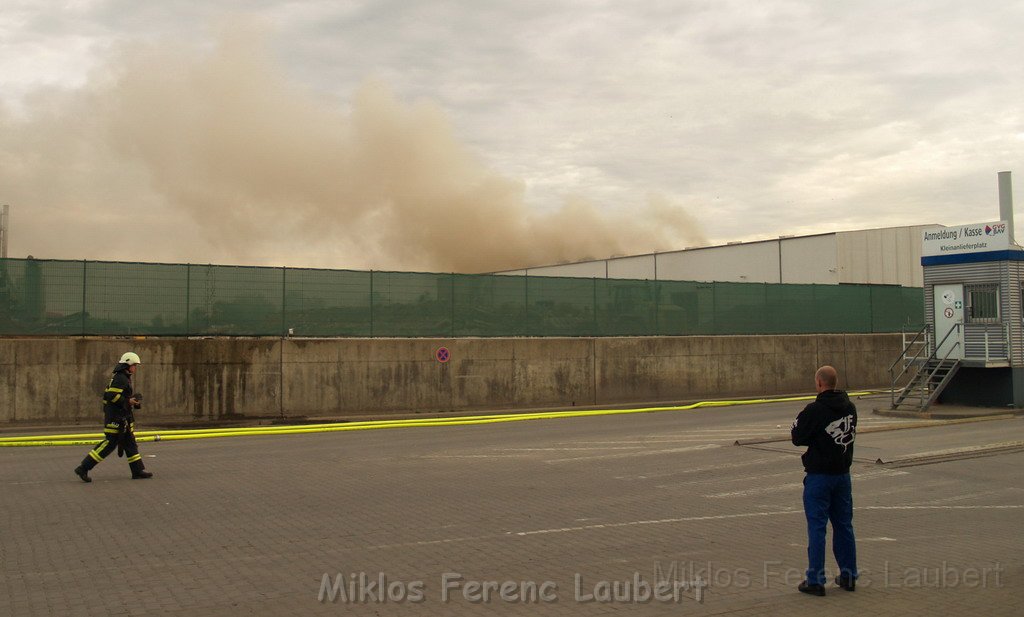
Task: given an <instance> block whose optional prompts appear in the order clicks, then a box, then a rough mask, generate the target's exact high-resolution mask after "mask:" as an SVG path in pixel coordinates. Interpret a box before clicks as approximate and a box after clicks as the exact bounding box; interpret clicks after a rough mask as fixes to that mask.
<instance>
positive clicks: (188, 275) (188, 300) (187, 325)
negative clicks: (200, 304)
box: [185, 264, 192, 336]
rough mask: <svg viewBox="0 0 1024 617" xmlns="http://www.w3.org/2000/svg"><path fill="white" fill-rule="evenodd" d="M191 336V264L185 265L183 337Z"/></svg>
mask: <svg viewBox="0 0 1024 617" xmlns="http://www.w3.org/2000/svg"><path fill="white" fill-rule="evenodd" d="M190 334H192V264H185V336H189V335H190Z"/></svg>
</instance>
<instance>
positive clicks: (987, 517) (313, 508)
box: [0, 402, 1024, 617]
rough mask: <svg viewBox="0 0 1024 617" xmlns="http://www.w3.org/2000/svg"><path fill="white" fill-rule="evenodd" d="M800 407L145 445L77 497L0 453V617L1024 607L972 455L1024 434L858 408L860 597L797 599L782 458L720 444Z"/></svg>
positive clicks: (51, 475)
mask: <svg viewBox="0 0 1024 617" xmlns="http://www.w3.org/2000/svg"><path fill="white" fill-rule="evenodd" d="M801 407H802V404H800V403H772V404H765V405H757V406H747V407H734V408H718V409H706V410H697V411H681V412H659V413H651V414H637V415H624V416H604V417H592V418H572V419H560V420H541V421H530V422H515V423H508V424H493V425H481V426H458V427H433V428H409V429H392V430H378V431H365V432H356V433H327V434H311V435H295V436H276V437H274V436H264V437H244V438H242V437H239V438H231V439H211V440H200V441H187V442H173V443H168V442H162V443H156V444H142V453H143V455H144V456H146V457H147V458H146V459H145V460H146V464H147V466H148V467H149V468H150V469H151V470H152V471H154V472H155V473H156V477H155V478H154V479H153V480H151V481H132V480H130V479H129V474H128V469H127V465H126V464H124V463H123V462H122V461H121V460H108V461H106V462H104V463H103V464H102V465H100V466H99V467H98V468H97V469H96V470H95V471H94V472H93V474H92V475H93V477H94V478H95V481H94V482H93V483H92V484H88V485H86V484H83V483H81V482H79V481H78V479H77V478H76V477H75V476H74V475H73V474H72V472H71V469H72V468H73V467H74V466H75V465H76V464H77V463H78V461H79V460H80V459H81V457H82V456H83V455H84V454H85V451H86V448H77V447H76V448H26V449H22V448H18V449H13V448H0V491H2V494H3V498H2V500H0V521H2V528H0V614H5V615H6V614H11V615H186V614H189V615H194V614H215V615H251V614H252V615H264V614H266V615H295V614H310V615H342V614H345V615H392V614H394V615H404V614H408V615H412V614H417V615H419V614H426V615H451V614H490V613H499V614H522V615H560V614H566V615H599V614H606V613H609V614H618V613H621V614H629V615H669V614H672V615H678V614H692V615H720V614H728V615H764V614H788V615H803V614H807V615H811V614H821V613H823V612H827V614H829V615H830V616H832V615H857V616H858V617H861V616H863V615H865V614H884V615H901V614H906V615H919V614H929V613H934V614H961V613H968V612H970V613H976V612H981V613H984V614H987V615H1021V614H1024V558H1022V557H1021V555H1022V550H1024V540H1022V537H1024V534H1021V530H1020V525H1021V521H1024V473H1021V467H1022V465H1024V453H1021V452H1020V451H1019V450H1017V451H1013V450H1012V448H1011V449H1010V450H1001V451H996V450H986V449H984V447H985V446H993V445H998V444H1007V443H1010V444H1012V443H1014V442H1018V441H1024V419H1021V418H1014V419H1003V420H991V421H983V422H974V423H967V424H956V425H942V426H929V427H924V428H901V429H899V430H882V431H879V432H870V431H867V430H864V429H868V428H869V427H871V428H879V429H895V427H900V426H903V425H906V424H907V423H908V421H907V420H903V419H894V418H880V417H877V416H871V415H870V413H869V412H867V413H864V412H866V411H867V410H868V409H870V407H871V404H870V403H869V402H864V403H863V404H861V405H860V407H861V409H862V421H861V428H862V433H861V435H860V436H859V437H858V441H857V451H856V454H857V460H858V462H857V463H856V464H855V466H854V469H853V476H854V496H855V504H856V510H855V525H856V530H857V534H858V551H859V561H860V566H861V569H862V578H861V582H860V585H859V587H858V589H857V591H856V592H855V593H852V594H851V593H847V592H844V591H842V590H838V589H836V588H834V587H831V586H830V588H829V593H828V595H827V596H826V597H824V598H815V597H809V596H806V595H803V594H799V593H797V592H796V591H795V587H796V584H797V583H798V582H799V581H800V580H801V578H802V572H803V569H804V567H805V550H806V549H805V542H804V537H805V536H804V522H803V514H802V510H801V506H800V494H801V492H800V491H801V489H800V482H801V479H802V475H803V474H802V470H801V468H800V463H799V459H798V458H797V454H798V453H799V451H798V450H797V449H796V448H793V447H792V446H789V445H787V444H786V443H785V442H784V441H776V442H767V443H760V444H753V445H749V446H743V445H734V444H735V442H736V441H737V440H750V439H756V438H766V437H767V438H771V437H772V436H776V437H780V436H784V435H785V434H786V433H787V432H788V428H789V424H790V422H791V421H792V418H793V417H794V416H795V415H796V413H797V411H799V409H800V408H801ZM911 422H912V421H911ZM936 452H945V453H947V454H946V455H945V457H944V458H943V460H944V462H939V463H934V464H928V465H916V464H913V462H914V460H915V458H916V460H918V461H927V460H929V459H928V457H931V456H933V455H934V453H936ZM878 459H882V460H883V461H893V460H895V461H902V462H903V463H904V464H899V465H893V464H878V463H876V462H875V461H876V460H878ZM829 564H830V565H829V567H830V568H834V562H833V561H832V560H831V556H829ZM658 583H663V585H662V586H658ZM645 593H646V595H645ZM332 598H333V600H332ZM485 598H486V601H485Z"/></svg>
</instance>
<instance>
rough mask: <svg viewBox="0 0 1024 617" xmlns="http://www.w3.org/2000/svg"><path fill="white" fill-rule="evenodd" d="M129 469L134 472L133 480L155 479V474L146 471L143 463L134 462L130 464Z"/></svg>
mask: <svg viewBox="0 0 1024 617" xmlns="http://www.w3.org/2000/svg"><path fill="white" fill-rule="evenodd" d="M128 467H130V468H131V470H132V480H145V479H146V478H152V477H153V474H152V473H150V472H148V471H146V468H145V467H143V466H142V461H132V462H131V463H128Z"/></svg>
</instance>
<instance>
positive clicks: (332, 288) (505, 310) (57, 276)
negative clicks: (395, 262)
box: [0, 259, 924, 337]
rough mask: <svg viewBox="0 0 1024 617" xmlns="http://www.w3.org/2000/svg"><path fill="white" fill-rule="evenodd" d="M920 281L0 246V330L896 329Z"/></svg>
mask: <svg viewBox="0 0 1024 617" xmlns="http://www.w3.org/2000/svg"><path fill="white" fill-rule="evenodd" d="M923 313H924V297H923V293H922V290H921V289H920V288H906V287H897V286H889V285H789V284H785V285H778V284H762V283H698V282H690V281H649V280H624V279H583V278H556V277H534V276H502V275H470V274H429V273H412V272H376V271H373V272H369V271H352V270H313V269H304V268H266V267H251V266H222V265H198V264H157V263H128V262H105V261H64V260H40V259H0V335H65V336H67V335H71V336H75V335H165V336H181V335H211V336H221V335H223V336H285V335H288V334H293V335H295V336H321V337H328V336H354V337H391V336H398V337H449V336H481V337H497V336H648V335H652V336H653V335H695V334H780V333H793V334H798V333H870V332H900V331H902V330H906V329H914V328H919V327H920V326H921V325H922V323H923Z"/></svg>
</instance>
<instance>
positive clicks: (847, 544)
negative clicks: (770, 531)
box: [804, 473, 857, 585]
mask: <svg viewBox="0 0 1024 617" xmlns="http://www.w3.org/2000/svg"><path fill="white" fill-rule="evenodd" d="M804 514H806V515H807V562H808V565H807V582H808V584H811V585H824V584H825V531H826V528H827V527H828V522H829V521H832V553H833V554H835V556H836V562H837V563H838V564H839V572H840V573H841V574H843V575H846V576H849V577H852V578H854V579H856V578H857V545H856V541H855V540H854V537H853V486H852V485H851V483H850V474H848V473H844V474H842V475H828V474H821V473H809V474H807V475H806V476H804Z"/></svg>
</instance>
